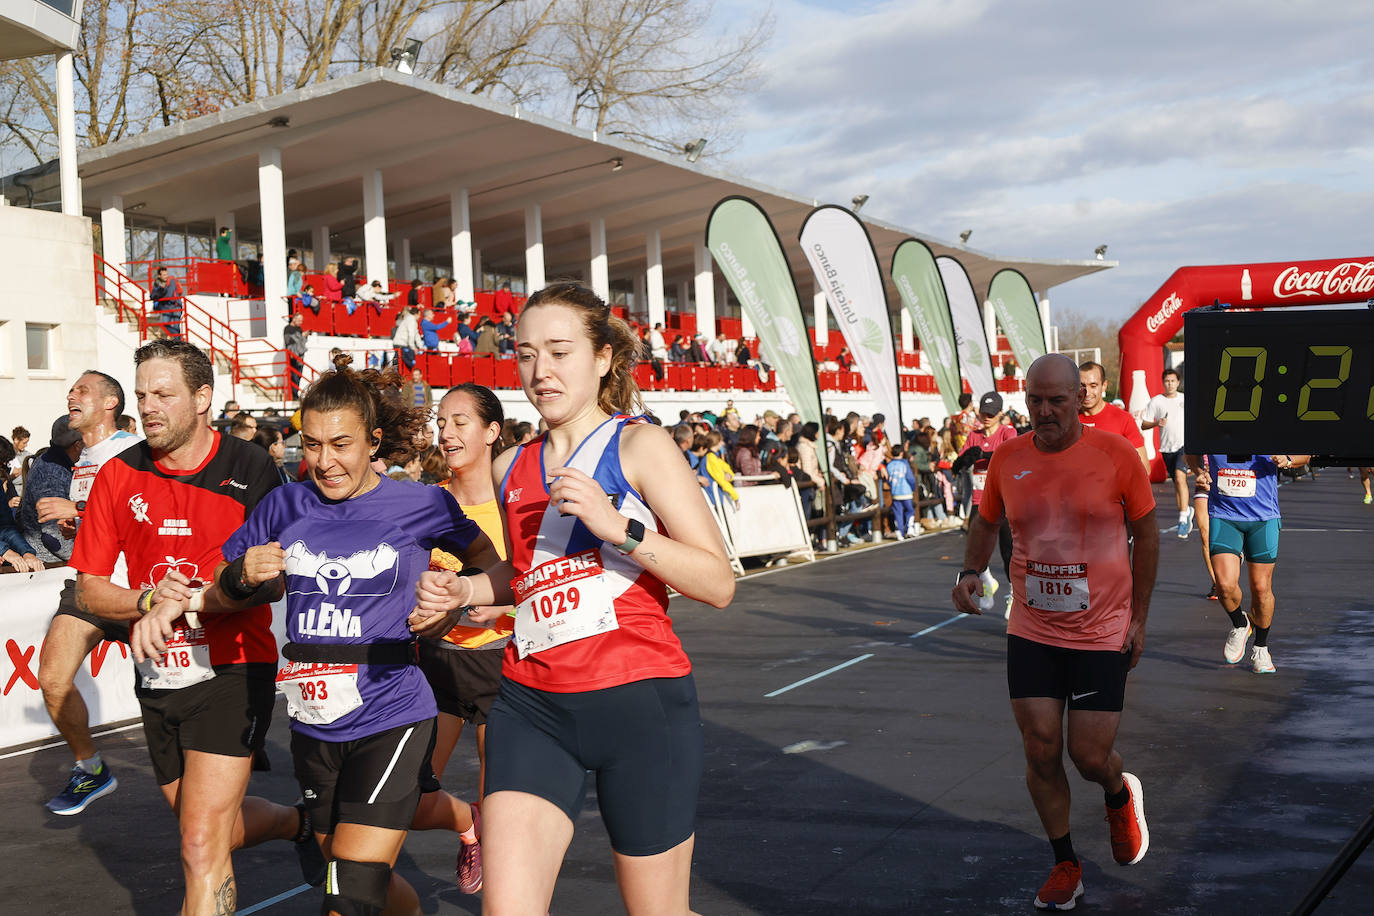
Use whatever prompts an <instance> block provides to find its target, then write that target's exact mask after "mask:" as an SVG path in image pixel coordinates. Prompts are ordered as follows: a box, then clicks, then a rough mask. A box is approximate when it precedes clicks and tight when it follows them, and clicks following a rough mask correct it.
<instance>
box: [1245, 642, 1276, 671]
mask: <svg viewBox="0 0 1374 916" xmlns="http://www.w3.org/2000/svg"><path fill="white" fill-rule="evenodd" d="M1250 670H1251V671H1253V672H1255V673H1256V674H1278V673H1279V672H1278V669H1277V668H1275V667H1274V661H1273V659H1271V658H1270V657H1269V647H1268V646H1255V647H1254V648H1253V649H1251V650H1250Z"/></svg>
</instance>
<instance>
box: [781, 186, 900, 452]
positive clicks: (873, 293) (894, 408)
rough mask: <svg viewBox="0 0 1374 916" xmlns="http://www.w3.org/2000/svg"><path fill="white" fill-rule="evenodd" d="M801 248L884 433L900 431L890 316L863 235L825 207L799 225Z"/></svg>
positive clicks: (855, 222) (846, 217)
mask: <svg viewBox="0 0 1374 916" xmlns="http://www.w3.org/2000/svg"><path fill="white" fill-rule="evenodd" d="M801 246H802V251H804V252H805V253H806V259H807V260H808V261H810V262H811V270H812V271H813V272H814V273H815V274H816V283H817V284H818V285H819V286H820V288H821V289H823V290H825V297H826V299H827V300H828V301H829V302H830V311H831V313H832V314H833V315H834V316H835V323H836V324H838V325H839V326H840V333H842V334H843V335H844V341H845V343H846V344H847V345H848V346H849V352H850V353H851V354H852V355H853V356H854V362H855V364H856V365H857V366H858V369H859V374H860V375H862V376H863V379H864V384H865V385H866V386H867V387H868V391H869V393H870V394H871V395H873V402H874V404H876V405H877V407H878V409H879V410H880V411H882V412H883V414H884V415H886V417H887V422H888V424H889V425H888V429H901V428H902V426H901V422H902V405H901V399H900V398H899V397H898V394H897V349H896V346H895V345H894V344H893V334H892V315H891V313H889V312H888V310H887V293H886V291H885V290H884V289H883V274H882V268H881V267H879V265H878V256H877V254H876V253H875V252H874V250H873V241H872V240H871V239H870V238H869V237H868V230H867V229H865V228H864V224H863V223H862V222H860V221H859V218H858V217H857V216H855V215H854V214H853V213H851V212H850V211H849V210H846V209H845V208H844V207H836V206H832V205H828V204H827V205H826V206H823V207H817V208H816V209H814V210H812V211H811V215H810V216H808V217H807V218H806V221H805V222H804V223H802V228H801Z"/></svg>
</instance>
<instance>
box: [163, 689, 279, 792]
mask: <svg viewBox="0 0 1374 916" xmlns="http://www.w3.org/2000/svg"><path fill="white" fill-rule="evenodd" d="M276 673H277V666H276V665H275V664H263V663H255V664H242V665H220V666H218V667H216V668H215V676H214V677H212V678H211V679H210V680H208V681H201V682H200V683H199V684H192V685H191V686H190V687H183V688H181V689H180V690H142V691H140V692H139V695H138V704H139V706H140V707H142V709H143V734H144V737H146V738H147V740H148V756H149V757H151V758H152V761H153V772H154V774H155V775H156V776H157V781H158V785H162V786H165V785H167V784H168V783H171V782H176V781H177V780H178V779H180V778H181V774H182V771H183V769H184V767H185V762H186V756H185V752H186V751H203V752H204V753H207V754H219V755H220V756H223V757H248V756H251V755H252V753H253V752H254V751H256V750H260V749H261V748H262V745H263V740H264V739H265V738H266V737H267V728H268V726H270V725H271V724H272V705H273V703H275V702H276V698H277V696H276V693H277V684H276Z"/></svg>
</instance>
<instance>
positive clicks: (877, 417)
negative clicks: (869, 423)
mask: <svg viewBox="0 0 1374 916" xmlns="http://www.w3.org/2000/svg"><path fill="white" fill-rule="evenodd" d="M873 422H874V423H886V422H887V417H885V416H883V415H882V414H880V413H875V414H874V415H873Z"/></svg>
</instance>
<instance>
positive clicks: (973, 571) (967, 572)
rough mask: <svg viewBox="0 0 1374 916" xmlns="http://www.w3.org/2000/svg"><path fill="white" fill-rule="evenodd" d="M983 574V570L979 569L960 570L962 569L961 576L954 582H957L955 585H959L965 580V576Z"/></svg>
mask: <svg viewBox="0 0 1374 916" xmlns="http://www.w3.org/2000/svg"><path fill="white" fill-rule="evenodd" d="M981 575H982V572H980V571H979V570H976V569H964V570H960V571H959V578H957V579H955V580H954V584H955V585H958V584H959V583H960V582H962V581H964V576H981Z"/></svg>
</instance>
